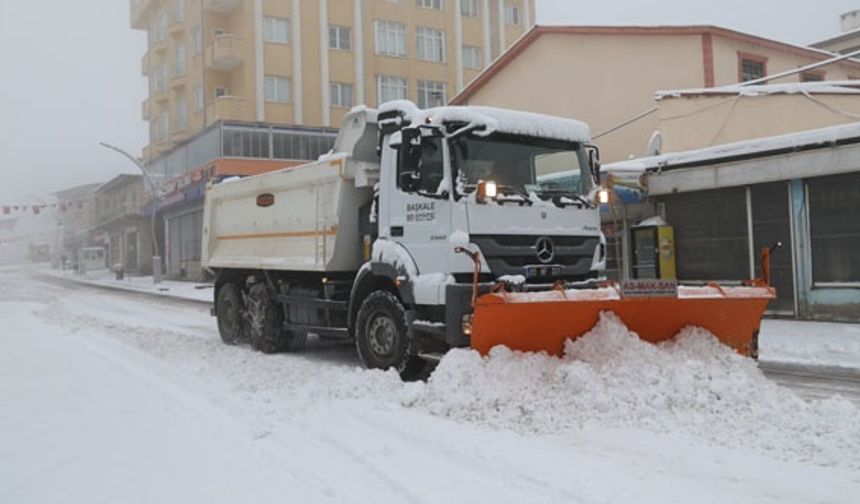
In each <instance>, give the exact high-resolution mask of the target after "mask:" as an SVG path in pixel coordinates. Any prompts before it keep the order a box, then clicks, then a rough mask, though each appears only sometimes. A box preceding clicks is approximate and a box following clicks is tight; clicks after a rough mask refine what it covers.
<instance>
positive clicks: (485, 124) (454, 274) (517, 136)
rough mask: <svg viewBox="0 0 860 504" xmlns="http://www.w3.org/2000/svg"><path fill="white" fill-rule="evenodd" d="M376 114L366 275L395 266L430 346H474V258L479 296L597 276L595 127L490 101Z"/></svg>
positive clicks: (601, 253)
mask: <svg viewBox="0 0 860 504" xmlns="http://www.w3.org/2000/svg"><path fill="white" fill-rule="evenodd" d="M377 122H378V128H379V135H380V145H379V152H380V179H379V184H378V190H377V194H376V201H377V205H376V210H377V213H378V215H376V216H375V219H376V221H377V223H378V236H377V237H376V240H375V243H374V249H373V255H372V259H371V261H370V262H369V265H370V271H371V272H376V273H377V274H384V273H382V272H383V271H385V270H388V271H389V273H388V275H389V276H392V275H393V273H392V272H391V271H390V270H391V269H392V268H393V269H395V270H396V272H397V279H398V281H399V283H400V285H401V287H400V288H399V291H400V292H401V296H402V297H403V298H404V299H406V300H408V302H409V304H410V306H411V307H412V312H413V313H412V314H411V315H412V317H413V320H414V322H413V333H415V336H416V338H418V339H419V340H423V344H422V346H423V347H424V348H425V349H426V348H432V347H434V346H436V347H439V346H440V345H434V343H439V342H440V340H441V342H442V343H443V345H441V347H442V348H444V347H453V346H467V345H468V344H469V334H468V315H469V313H470V310H471V300H472V291H473V288H474V285H473V283H474V280H475V275H474V273H475V271H476V264H475V262H474V261H478V262H479V264H478V266H479V272H478V275H477V281H478V289H479V290H480V291H481V292H486V291H489V290H490V289H491V288H492V287H493V286H494V285H496V284H497V283H504V284H507V287H508V288H515V289H528V290H545V289H551V288H553V286H555V285H557V284H558V283H565V284H568V285H570V284H584V283H587V282H588V281H594V280H597V279H599V278H600V277H601V275H602V272H603V270H604V269H605V240H604V238H603V235H602V233H601V230H600V217H599V212H598V206H597V202H596V200H595V199H596V197H597V192H598V182H599V181H598V176H597V174H598V167H597V159H596V151H595V149H594V148H593V147H592V146H590V145H589V133H588V128H587V126H585V125H584V124H582V123H579V122H576V121H572V120H567V119H561V118H551V117H546V116H539V115H536V114H528V113H522V112H514V111H508V110H500V109H493V108H485V107H441V108H437V109H431V110H426V111H422V110H419V109H417V108H416V107H415V106H414V105H412V104H411V103H409V102H390V103H388V104H386V105H384V106H383V108H382V109H381V110H380V111H379V113H378V120H377ZM464 252H470V253H464ZM392 259H394V260H392ZM464 321H465V322H466V323H465V324H464ZM428 335H429V337H428ZM434 339H435V340H436V341H435V342H434V341H433V340H434Z"/></svg>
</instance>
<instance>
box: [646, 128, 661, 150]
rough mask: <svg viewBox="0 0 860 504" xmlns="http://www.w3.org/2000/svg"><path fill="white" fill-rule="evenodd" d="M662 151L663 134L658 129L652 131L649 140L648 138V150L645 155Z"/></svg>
mask: <svg viewBox="0 0 860 504" xmlns="http://www.w3.org/2000/svg"><path fill="white" fill-rule="evenodd" d="M662 153H663V134H662V133H660V130H656V131H654V133H653V134H652V135H651V140H648V152H647V153H646V156H659V155H660V154H662Z"/></svg>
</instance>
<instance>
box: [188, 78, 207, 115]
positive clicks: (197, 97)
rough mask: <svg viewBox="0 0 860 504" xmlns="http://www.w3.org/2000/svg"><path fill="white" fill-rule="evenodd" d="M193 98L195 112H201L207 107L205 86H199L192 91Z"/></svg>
mask: <svg viewBox="0 0 860 504" xmlns="http://www.w3.org/2000/svg"><path fill="white" fill-rule="evenodd" d="M191 98H192V99H193V100H194V111H195V112H201V111H202V110H203V107H204V106H205V104H204V102H203V85H202V84H197V85H195V86H194V89H193V90H192V91H191Z"/></svg>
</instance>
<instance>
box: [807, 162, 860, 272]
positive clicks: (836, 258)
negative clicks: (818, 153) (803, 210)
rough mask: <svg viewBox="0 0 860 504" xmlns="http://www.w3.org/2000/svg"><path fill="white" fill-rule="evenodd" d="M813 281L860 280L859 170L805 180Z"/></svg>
mask: <svg viewBox="0 0 860 504" xmlns="http://www.w3.org/2000/svg"><path fill="white" fill-rule="evenodd" d="M807 188H808V190H809V234H810V238H811V241H812V281H813V283H816V284H828V283H831V284H832V283H860V254H858V253H857V250H860V219H856V218H846V216H849V215H855V214H856V213H857V201H858V200H860V174H858V173H851V174H847V175H833V176H829V177H817V178H813V179H809V180H808V181H807Z"/></svg>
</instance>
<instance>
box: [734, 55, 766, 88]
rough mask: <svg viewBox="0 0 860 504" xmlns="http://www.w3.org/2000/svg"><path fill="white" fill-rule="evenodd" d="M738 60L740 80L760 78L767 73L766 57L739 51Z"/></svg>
mask: <svg viewBox="0 0 860 504" xmlns="http://www.w3.org/2000/svg"><path fill="white" fill-rule="evenodd" d="M738 61H739V66H740V68H739V71H740V75H739V78H740V81H741V82H746V81H751V80H756V79H761V78H762V77H764V76H766V75H767V58H762V57H760V56H753V55H750V54H743V53H739V54H738Z"/></svg>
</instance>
